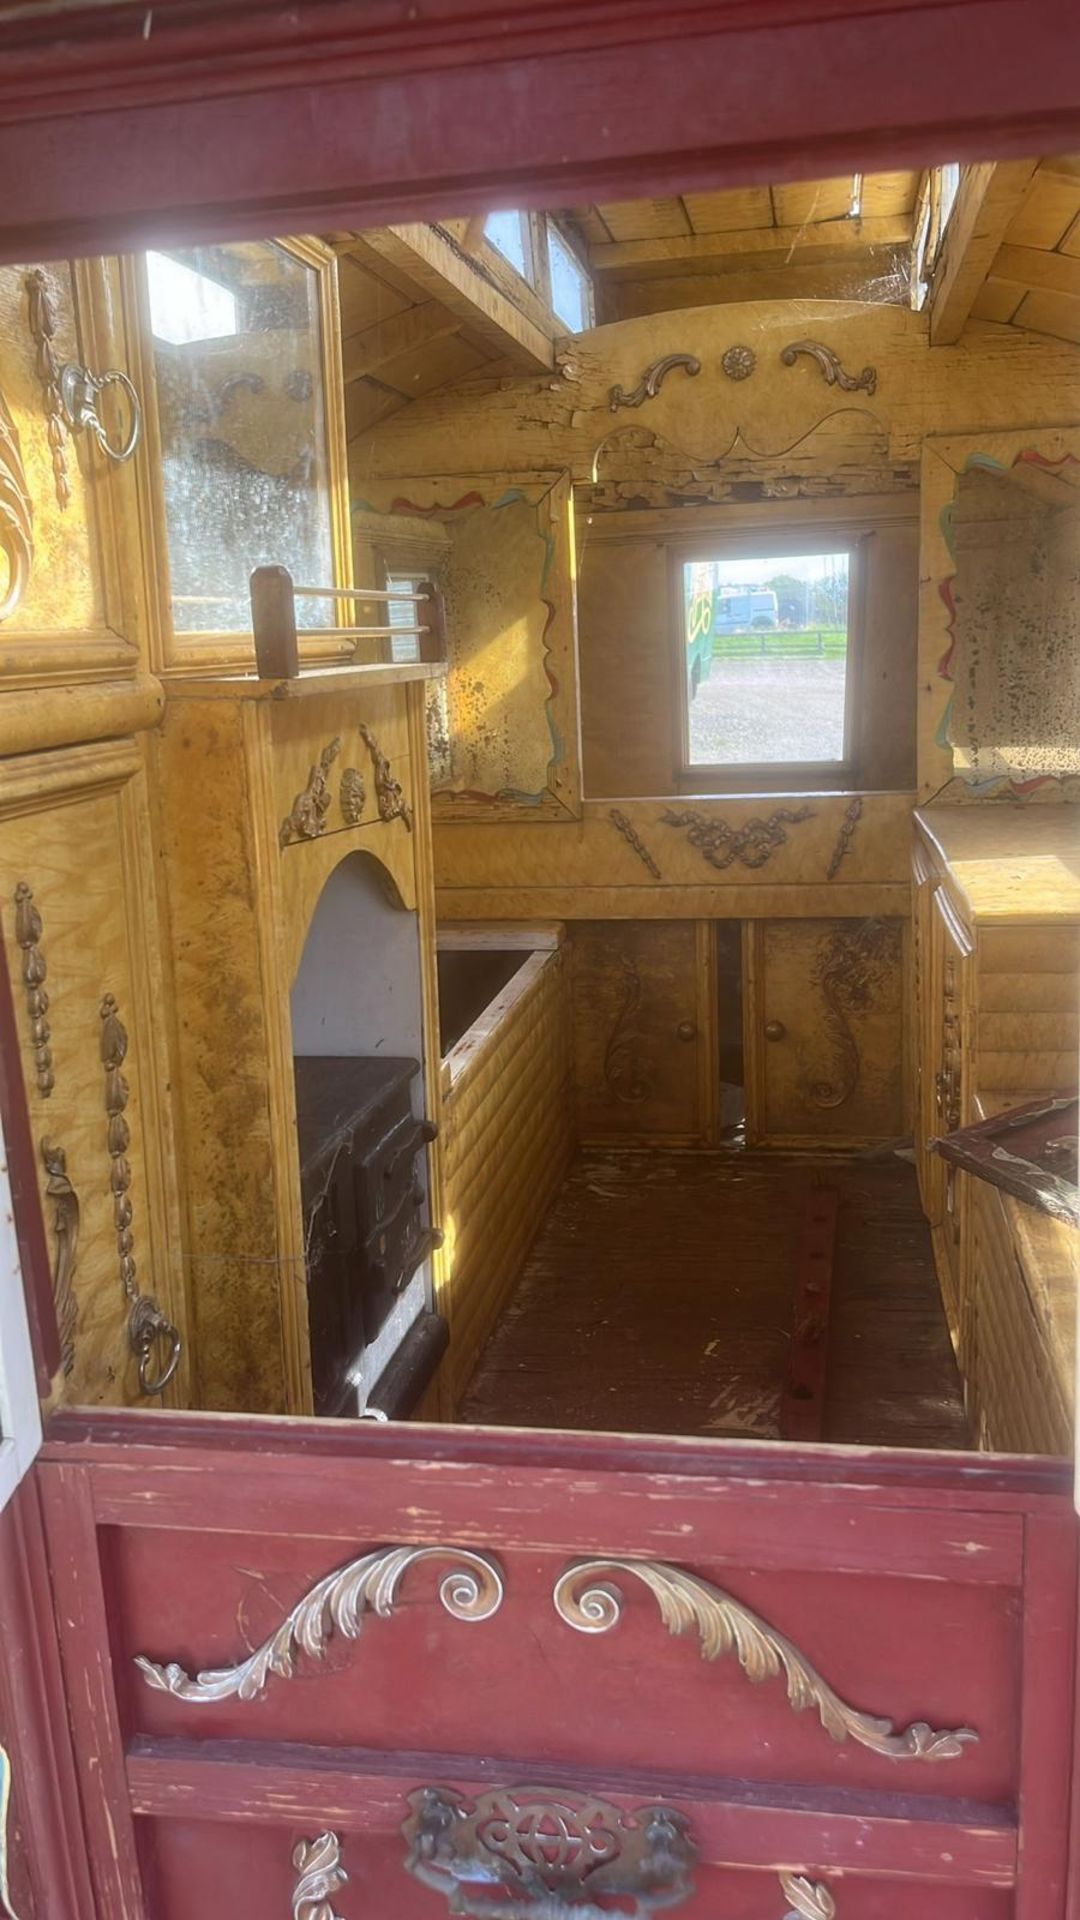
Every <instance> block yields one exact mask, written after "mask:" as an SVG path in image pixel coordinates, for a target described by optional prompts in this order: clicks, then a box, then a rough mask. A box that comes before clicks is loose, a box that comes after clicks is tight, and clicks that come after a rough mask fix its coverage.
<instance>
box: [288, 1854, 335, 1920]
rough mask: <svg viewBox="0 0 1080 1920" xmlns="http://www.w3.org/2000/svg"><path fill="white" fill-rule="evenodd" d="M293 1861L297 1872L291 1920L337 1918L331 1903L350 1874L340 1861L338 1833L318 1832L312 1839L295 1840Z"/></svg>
mask: <svg viewBox="0 0 1080 1920" xmlns="http://www.w3.org/2000/svg"><path fill="white" fill-rule="evenodd" d="M292 1863H293V1866H294V1867H295V1868H296V1875H297V1878H296V1885H295V1887H294V1888H293V1896H292V1920H338V1916H337V1914H336V1913H335V1912H334V1909H333V1906H332V1905H331V1902H332V1900H333V1897H334V1895H335V1893H340V1892H341V1889H342V1887H343V1886H344V1885H345V1882H346V1881H347V1879H348V1877H349V1876H348V1874H347V1873H346V1871H345V1869H344V1867H343V1866H342V1864H341V1841H340V1840H339V1839H338V1836H337V1834H336V1833H320V1834H319V1835H318V1837H317V1838H316V1839H314V1840H300V1841H298V1842H297V1844H296V1846H295V1847H294V1848H293V1857H292Z"/></svg>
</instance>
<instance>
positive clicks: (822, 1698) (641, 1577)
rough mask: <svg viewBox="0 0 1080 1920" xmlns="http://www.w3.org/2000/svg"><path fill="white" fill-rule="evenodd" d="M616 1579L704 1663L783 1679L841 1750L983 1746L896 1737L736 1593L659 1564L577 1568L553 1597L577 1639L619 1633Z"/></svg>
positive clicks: (932, 1756)
mask: <svg viewBox="0 0 1080 1920" xmlns="http://www.w3.org/2000/svg"><path fill="white" fill-rule="evenodd" d="M612 1574H615V1575H618V1574H628V1575H629V1576H630V1577H631V1578H632V1579H634V1580H637V1581H640V1582H641V1584H642V1586H644V1587H646V1588H647V1589H648V1591H649V1593H651V1594H652V1597H653V1599H654V1600H655V1601H656V1605H657V1609H658V1611H659V1614H660V1618H661V1620H662V1621H663V1623H664V1625H665V1626H666V1628H667V1630H668V1632H669V1633H673V1634H681V1633H688V1632H690V1633H696V1634H697V1638H698V1642H699V1645H700V1648H701V1655H702V1658H703V1659H704V1660H719V1659H722V1658H723V1657H724V1656H725V1655H727V1654H734V1656H735V1659H736V1660H737V1662H738V1664H739V1666H740V1667H741V1669H742V1671H743V1673H744V1674H745V1675H746V1678H747V1679H748V1680H749V1681H751V1682H752V1683H753V1684H755V1685H757V1684H759V1683H760V1682H761V1681H764V1680H771V1679H776V1678H778V1677H779V1676H780V1675H783V1677H784V1680H785V1681H786V1683H787V1697H788V1704H789V1706H790V1707H791V1708H792V1710H793V1711H794V1712H795V1713H803V1712H805V1710H806V1709H807V1708H808V1707H812V1708H813V1709H814V1710H815V1712H816V1713H817V1716H818V1719H819V1720H820V1722H821V1724H822V1726H823V1727H824V1729H825V1732H826V1733H827V1734H828V1735H829V1736H830V1738H831V1739H833V1740H835V1741H836V1742H837V1743H838V1744H842V1743H843V1742H844V1741H845V1740H854V1741H856V1742H857V1743H858V1745H859V1746H861V1747H869V1749H870V1751H871V1752H872V1753H879V1754H881V1755H882V1756H883V1757H884V1758H885V1759H887V1760H958V1759H960V1757H961V1756H962V1754H963V1752H964V1748H965V1747H966V1746H969V1745H971V1744H972V1743H974V1742H977V1741H978V1738H979V1736H978V1734H977V1733H975V1732H974V1731H973V1730H972V1728H971V1727H957V1728H946V1729H938V1728H936V1727H931V1726H929V1725H928V1724H927V1722H926V1721H925V1720H917V1721H915V1722H914V1723H913V1724H912V1725H911V1726H909V1727H904V1728H902V1729H901V1730H900V1731H899V1732H897V1730H896V1729H895V1728H894V1726H893V1723H892V1721H891V1720H885V1719H881V1718H880V1717H879V1716H878V1715H877V1714H871V1713H861V1712H859V1711H858V1709H857V1708H855V1707H850V1706H848V1704H847V1702H846V1701H845V1700H842V1699H841V1698H840V1695H839V1694H838V1693H836V1692H835V1691H834V1689H833V1688H832V1687H830V1685H829V1683H828V1681H827V1680H824V1679H823V1678H822V1676H821V1674H820V1673H818V1672H817V1671H816V1669H815V1668H814V1667H812V1666H811V1664H810V1662H809V1660H808V1659H807V1658H806V1655H805V1654H803V1653H801V1652H800V1650H799V1648H798V1647H796V1646H795V1644H794V1642H793V1641H791V1640H788V1639H787V1638H786V1637H785V1635H784V1634H782V1633H778V1632H777V1630H776V1628H775V1627H773V1626H770V1625H769V1623H768V1621H766V1620H763V1619H762V1618H761V1616H760V1615H759V1614H756V1613H753V1612H752V1611H751V1609H750V1608H749V1607H746V1606H744V1605H743V1603H742V1601H740V1600H736V1599H735V1597H734V1595H733V1594H730V1593H725V1592H724V1590H723V1589H722V1588H720V1587H714V1586H711V1585H710V1584H709V1582H708V1581H707V1580H699V1579H698V1577H697V1575H696V1574H692V1573H686V1572H684V1571H683V1569H682V1568H681V1567H670V1566H665V1565H664V1564H663V1563H662V1562H661V1561H658V1560H619V1559H610V1560H609V1559H604V1560H580V1561H577V1562H576V1563H575V1564H574V1565H573V1566H570V1567H568V1568H567V1569H566V1572H565V1573H563V1574H562V1575H561V1577H560V1578H559V1580H558V1581H557V1582H556V1585H555V1591H554V1594H553V1596H552V1597H553V1599H554V1602H555V1611H556V1613H557V1614H558V1616H559V1618H560V1620H565V1622H566V1624H567V1626H570V1627H575V1628H576V1629H577V1631H578V1632H579V1633H610V1631H611V1629H612V1628H613V1627H617V1626H618V1624H619V1621H620V1620H621V1619H622V1613H623V1597H622V1594H621V1592H620V1591H619V1588H618V1587H617V1586H615V1585H613V1584H612V1582H611V1579H610V1576H611V1575H612Z"/></svg>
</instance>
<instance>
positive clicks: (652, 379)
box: [608, 353, 701, 413]
mask: <svg viewBox="0 0 1080 1920" xmlns="http://www.w3.org/2000/svg"><path fill="white" fill-rule="evenodd" d="M675 367H685V369H686V372H687V375H688V377H689V378H690V379H691V380H693V379H694V378H695V376H696V375H697V374H699V373H700V372H701V361H700V360H699V359H698V358H697V356H696V355H695V354H692V353H667V354H665V355H664V358H663V359H662V360H654V361H653V364H652V366H651V367H646V369H645V371H644V373H643V374H642V376H641V379H640V380H639V381H638V383H637V386H636V387H634V388H633V390H632V391H631V392H630V393H627V391H626V388H625V387H612V389H611V391H610V393H609V394H608V406H609V407H610V409H611V411H612V413H618V411H619V408H620V407H641V406H644V404H645V402H646V400H655V399H656V396H657V394H658V393H659V391H660V389H661V387H662V386H663V384H664V381H665V380H666V379H667V377H668V374H669V373H670V372H671V371H672V369H673V368H675Z"/></svg>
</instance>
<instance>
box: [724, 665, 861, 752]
mask: <svg viewBox="0 0 1080 1920" xmlns="http://www.w3.org/2000/svg"><path fill="white" fill-rule="evenodd" d="M845 664H846V663H845V662H844V661H843V660H798V659H794V660H793V659H787V660H765V659H758V660H716V659H714V660H713V662H712V670H711V672H710V674H709V677H708V679H707V680H702V682H701V685H700V686H699V688H698V690H697V695H696V698H695V699H693V700H692V701H691V702H690V759H691V762H692V763H695V764H697V765H698V766H717V765H723V764H729V763H731V762H737V763H752V762H755V761H768V760H839V759H841V758H842V756H843V751H844V673H845Z"/></svg>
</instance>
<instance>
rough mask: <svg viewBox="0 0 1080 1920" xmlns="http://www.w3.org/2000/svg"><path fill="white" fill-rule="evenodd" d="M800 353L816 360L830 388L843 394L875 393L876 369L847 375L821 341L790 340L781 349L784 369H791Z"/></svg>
mask: <svg viewBox="0 0 1080 1920" xmlns="http://www.w3.org/2000/svg"><path fill="white" fill-rule="evenodd" d="M800 353H805V354H807V355H808V357H809V358H810V359H811V360H816V361H817V364H818V366H819V367H820V368H821V377H822V379H823V380H824V381H825V384H826V385H827V386H830V387H842V388H843V391H844V392H845V393H876V392H877V368H876V367H864V368H863V370H862V372H861V373H848V372H846V371H845V369H844V368H843V367H842V366H841V364H840V356H839V354H838V353H834V351H833V349H832V347H827V346H826V345H825V343H824V341H822V340H792V341H791V342H790V344H789V345H788V346H786V347H784V348H782V349H781V353H780V358H781V360H782V361H783V363H784V365H785V367H793V366H794V365H795V362H796V360H797V359H798V357H799V355H800Z"/></svg>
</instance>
